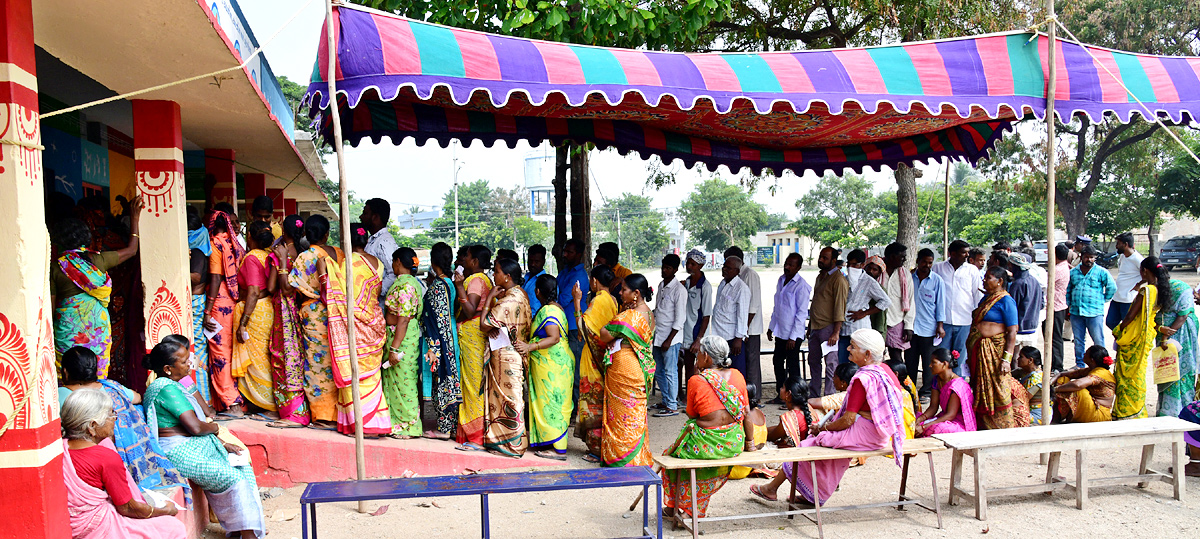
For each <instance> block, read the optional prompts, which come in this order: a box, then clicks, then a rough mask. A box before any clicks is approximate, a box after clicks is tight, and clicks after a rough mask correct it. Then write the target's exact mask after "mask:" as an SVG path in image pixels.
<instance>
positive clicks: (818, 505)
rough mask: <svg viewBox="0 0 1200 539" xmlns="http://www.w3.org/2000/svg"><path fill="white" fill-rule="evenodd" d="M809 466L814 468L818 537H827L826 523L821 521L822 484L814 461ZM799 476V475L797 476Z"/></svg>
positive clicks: (814, 495) (823, 538)
mask: <svg viewBox="0 0 1200 539" xmlns="http://www.w3.org/2000/svg"><path fill="white" fill-rule="evenodd" d="M809 468H811V469H812V480H813V498H814V499H813V509H814V511H815V512H816V513H817V537H818V539H825V525H824V524H823V523H822V522H821V486H820V485H819V484H818V483H817V467H816V466H815V465H813V463H809ZM797 471H798V470H796V469H793V470H792V475H793V476H796V473H795V472H797ZM797 477H798V476H797Z"/></svg>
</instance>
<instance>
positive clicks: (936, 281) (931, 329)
mask: <svg viewBox="0 0 1200 539" xmlns="http://www.w3.org/2000/svg"><path fill="white" fill-rule="evenodd" d="M913 276H914V277H916V280H915V281H914V282H913V288H914V289H915V292H914V297H913V311H914V312H915V317H914V318H913V331H912V333H913V335H912V348H909V349H908V353H907V354H905V356H904V366H905V367H908V375H909V377H911V378H912V380H913V383H914V384H916V383H917V367H918V366H920V367H921V372H922V373H924V374H922V380H921V385H920V387H921V389H920V391H919V394H920V396H921V398H923V399H924V398H929V394H930V393H931V391H932V388H933V374H932V373H930V372H929V361H930V359H931V358H933V347H934V345H933V343H934V341H936V340H940V339H944V338H946V328H945V322H946V285H945V283H944V282H943V281H942V277H941V276H940V275H938V274H937V273H936V272H934V271H933V250H931V249H921V250H920V251H918V252H917V270H916V271H915V272H914V273H913Z"/></svg>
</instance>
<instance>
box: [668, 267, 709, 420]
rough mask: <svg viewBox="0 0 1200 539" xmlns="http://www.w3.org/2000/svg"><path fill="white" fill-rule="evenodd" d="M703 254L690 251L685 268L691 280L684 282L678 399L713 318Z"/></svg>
mask: <svg viewBox="0 0 1200 539" xmlns="http://www.w3.org/2000/svg"><path fill="white" fill-rule="evenodd" d="M704 263H705V258H704V253H703V252H701V251H700V250H699V249H692V250H691V251H688V254H687V260H686V261H685V262H684V266H683V267H684V269H686V270H687V274H688V277H687V279H684V280H683V283H682V284H683V285H684V286H686V287H687V318H686V319H685V320H684V321H683V358H682V359H683V360H682V361H680V363H681V365H680V366H679V368H678V369H677V372H678V370H683V376H682V377H679V378H676V379H677V380H680V383H679V395H677V397H678V398H677V399H676V402H678V400H679V399H683V398H686V395H687V393H686V392H685V391H684V384H685V383H686V382H687V381H688V380H691V378H692V375H693V374H695V370H696V354H697V353H699V352H700V338H701V337H703V336H705V335H707V334H708V323H709V319H710V317H711V316H712V306H713V290H712V284H711V283H709V282H708V279H705V278H704Z"/></svg>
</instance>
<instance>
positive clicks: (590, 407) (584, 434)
mask: <svg viewBox="0 0 1200 539" xmlns="http://www.w3.org/2000/svg"><path fill="white" fill-rule="evenodd" d="M616 316H617V300H616V299H614V298H613V296H612V294H609V293H608V291H607V290H601V291H599V292H596V295H595V297H593V298H592V302H591V303H590V304H588V307H587V312H585V313H583V320H582V323H580V324H579V332H580V337H582V339H583V351H582V352H581V356H582V357H580V358H579V406H578V407H577V408H576V411H577V416H578V417H577V418H576V423H575V436H576V437H577V438H579V439H581V440H583V441H584V443H586V444H587V447H588V451H590V452H591V453H592V454H593V455H599V454H600V433H601V426H602V425H603V424H604V374H603V371H602V370H601V363H602V362H603V361H604V356H605V355H607V354H608V351H607V349H606V348H605V346H604V344H603V343H601V342H600V338H599V335H600V328H602V327H604V326H606V325H608V323H609V322H610V321H612V319H613V318H615V317H616Z"/></svg>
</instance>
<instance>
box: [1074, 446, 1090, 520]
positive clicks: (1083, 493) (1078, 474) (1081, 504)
mask: <svg viewBox="0 0 1200 539" xmlns="http://www.w3.org/2000/svg"><path fill="white" fill-rule="evenodd" d="M1087 504H1088V476H1087V451H1084V450H1082V449H1080V450H1077V451H1075V508H1076V509H1079V510H1083V509H1086V508H1087Z"/></svg>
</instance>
